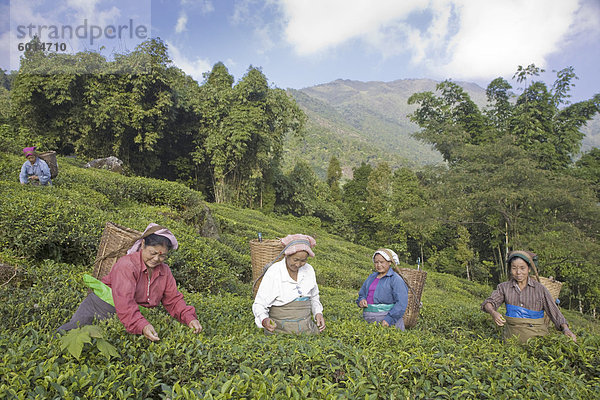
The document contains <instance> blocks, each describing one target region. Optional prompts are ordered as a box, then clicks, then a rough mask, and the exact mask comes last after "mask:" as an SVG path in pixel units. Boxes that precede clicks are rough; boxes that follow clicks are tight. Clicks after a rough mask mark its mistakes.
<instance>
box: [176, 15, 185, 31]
mask: <svg viewBox="0 0 600 400" xmlns="http://www.w3.org/2000/svg"><path fill="white" fill-rule="evenodd" d="M187 21H188V17H187V14H186V13H184V12H183V11H182V12H181V13H180V14H179V18H178V19H177V25H175V32H176V33H181V32H183V31H185V25H186V24H187Z"/></svg>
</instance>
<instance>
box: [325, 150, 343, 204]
mask: <svg viewBox="0 0 600 400" xmlns="http://www.w3.org/2000/svg"><path fill="white" fill-rule="evenodd" d="M341 178H342V167H341V165H340V161H339V160H338V159H337V157H335V156H331V158H330V159H329V166H328V167H327V184H328V185H329V189H330V190H331V199H332V200H333V201H334V202H339V201H341V200H342V190H341V189H340V179H341Z"/></svg>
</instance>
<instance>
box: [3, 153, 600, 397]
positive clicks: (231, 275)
mask: <svg viewBox="0 0 600 400" xmlns="http://www.w3.org/2000/svg"><path fill="white" fill-rule="evenodd" d="M22 162H23V159H22V158H21V157H16V156H13V155H7V154H0V193H2V196H0V262H1V263H3V266H2V269H1V270H0V272H1V274H0V279H1V281H0V285H1V286H0V320H1V322H0V354H2V357H1V358H0V377H1V378H0V398H3V399H4V398H6V399H30V398H40V399H50V398H61V399H77V398H81V399H83V398H107V399H108V398H116V399H125V398H127V399H129V398H136V399H137V398H139V399H146V398H147V399H176V398H177V399H195V398H206V399H241V398H247V399H288V398H296V399H359V398H360V399H377V398H381V399H391V398H397V399H405V398H426V399H450V398H482V399H500V398H532V399H547V398H569V399H594V398H598V397H599V396H600V355H599V353H598V347H599V345H600V325H599V324H597V323H596V322H593V321H592V320H589V319H587V318H585V317H583V316H581V315H579V314H577V313H574V312H569V311H565V315H566V317H567V319H568V320H569V322H570V323H571V326H572V329H573V331H574V332H575V333H576V334H577V335H578V342H577V343H576V344H575V343H573V342H571V341H570V339H568V338H567V337H565V336H563V335H559V334H558V333H553V334H552V335H550V336H548V337H545V338H540V339H537V340H535V341H532V342H531V343H530V344H529V345H527V346H521V345H518V344H516V343H509V344H504V343H502V342H501V340H500V337H501V332H500V330H499V329H497V328H496V327H495V326H494V325H493V324H492V321H491V318H490V317H489V316H488V315H487V314H484V313H483V312H481V311H480V310H479V305H480V304H481V302H482V301H483V299H484V298H485V297H487V295H488V294H489V293H490V291H491V290H492V287H491V286H486V285H481V284H476V283H473V282H468V281H465V280H462V279H459V278H456V277H454V276H451V275H447V274H441V273H435V272H429V273H428V277H427V283H426V286H425V291H424V294H423V298H422V302H423V308H422V310H421V315H420V319H419V321H418V324H417V326H416V327H415V328H414V329H411V330H408V331H406V332H399V331H396V330H394V329H390V328H383V327H380V326H373V325H367V324H366V323H364V322H363V321H362V319H361V317H360V311H359V309H358V307H356V305H355V303H354V299H355V298H356V294H357V291H358V288H359V286H360V284H361V283H362V281H363V280H364V279H365V278H366V276H367V274H368V273H369V272H370V270H371V263H370V256H371V254H372V251H373V249H369V248H365V247H362V246H359V245H355V244H352V243H349V242H347V241H344V240H342V239H341V238H339V237H336V236H334V235H331V234H328V233H326V232H325V230H324V229H322V228H321V227H320V226H319V223H318V220H316V219H315V218H306V217H305V218H294V217H271V216H267V215H264V214H262V213H260V212H257V211H251V210H245V209H238V208H235V207H232V206H228V205H216V204H207V205H208V208H209V209H210V211H211V213H212V214H213V216H214V217H215V219H216V221H217V222H218V225H219V227H220V230H221V234H220V237H219V238H218V239H211V238H205V237H202V236H200V234H199V233H198V232H199V227H200V226H201V225H202V223H203V221H204V217H205V211H204V206H205V203H204V202H203V200H202V198H201V195H199V194H198V192H195V191H193V190H191V189H189V188H187V187H185V186H184V185H181V184H178V183H174V182H168V181H161V180H154V179H148V178H138V177H125V176H121V175H117V174H113V173H110V172H107V171H101V170H89V169H83V168H81V166H80V163H79V162H78V161H77V160H74V159H66V158H59V165H60V175H59V176H58V178H56V179H55V180H54V186H53V187H30V186H21V185H20V184H19V183H18V179H17V175H18V171H19V168H20V166H21V164H22ZM105 221H113V222H115V223H118V224H121V225H125V226H128V227H131V228H134V229H137V230H143V229H144V228H145V226H146V225H147V224H148V223H149V222H157V223H160V224H162V225H165V226H167V227H169V228H170V229H171V230H172V231H173V232H174V233H175V235H176V236H177V238H178V240H179V243H180V249H178V250H177V251H175V252H173V254H170V255H169V259H168V260H167V263H168V264H169V265H170V266H171V267H172V269H173V272H174V274H175V277H176V279H177V281H178V283H179V286H180V289H181V291H182V292H183V293H184V295H185V297H186V300H187V302H188V303H191V304H192V305H194V306H195V307H196V309H197V311H198V314H199V318H200V322H201V324H202V326H203V327H204V331H203V332H202V333H201V334H199V335H194V334H193V333H191V331H190V330H189V328H187V327H185V326H183V325H181V324H179V323H178V322H176V321H174V320H173V319H172V318H171V317H170V316H168V315H167V313H166V312H165V311H164V309H163V308H162V307H159V308H156V309H151V310H144V313H145V315H146V316H147V318H148V319H149V320H150V321H152V323H153V325H154V327H155V328H156V329H157V331H158V333H159V336H160V337H161V340H160V341H159V342H157V343H150V342H149V341H148V340H146V339H145V338H144V337H141V336H134V335H130V334H127V333H126V332H125V330H124V328H123V326H122V325H121V324H120V323H119V322H118V320H116V319H111V320H108V321H104V322H102V323H100V324H99V327H100V328H101V330H102V335H103V339H105V340H106V341H107V342H108V343H110V344H111V345H113V346H114V347H115V348H116V350H117V353H118V356H112V357H107V356H105V355H104V354H103V353H102V352H101V351H100V349H99V346H100V344H99V343H101V342H100V339H99V338H93V339H91V343H82V345H83V350H82V353H81V356H80V357H79V359H76V358H75V357H73V356H72V355H71V354H70V353H69V352H68V351H67V350H63V349H62V348H61V342H60V339H59V338H58V337H56V336H55V334H54V331H55V329H56V327H58V326H59V325H61V324H62V323H63V322H65V321H66V320H68V319H69V318H70V316H71V315H72V313H73V312H74V310H75V308H76V307H77V305H78V304H79V302H80V301H81V300H82V299H83V297H84V296H85V293H86V288H85V287H84V286H83V283H82V275H83V274H84V273H89V272H90V271H91V265H92V262H93V259H94V257H95V253H96V249H97V245H98V242H99V239H100V236H101V233H102V228H103V225H104V222H105ZM259 231H260V232H262V234H263V237H265V238H276V237H282V236H284V235H286V234H288V233H299V232H302V233H306V234H310V235H313V236H314V237H315V238H316V240H317V246H316V248H315V254H316V257H315V258H314V259H311V260H310V262H311V264H312V265H313V266H314V268H315V270H316V273H317V279H318V282H319V286H320V289H321V292H322V303H323V305H324V307H325V310H324V315H325V319H326V323H327V328H326V330H325V332H324V333H323V334H321V335H318V336H315V337H291V336H279V337H266V336H264V335H263V334H262V332H261V330H260V329H258V328H256V326H255V325H254V323H253V316H252V313H251V304H252V298H251V286H250V280H251V266H250V253H249V246H248V241H249V240H250V239H252V238H254V237H256V234H257V232H259ZM7 265H9V266H17V268H16V270H15V269H14V268H9V267H7ZM425 269H426V270H427V269H428V266H427V265H425Z"/></svg>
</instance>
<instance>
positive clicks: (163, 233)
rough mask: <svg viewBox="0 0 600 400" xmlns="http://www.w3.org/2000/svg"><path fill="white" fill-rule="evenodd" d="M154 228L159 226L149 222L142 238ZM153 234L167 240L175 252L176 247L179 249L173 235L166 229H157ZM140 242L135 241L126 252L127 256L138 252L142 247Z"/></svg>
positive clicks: (140, 240)
mask: <svg viewBox="0 0 600 400" xmlns="http://www.w3.org/2000/svg"><path fill="white" fill-rule="evenodd" d="M154 226H159V225H158V224H155V223H154V222H151V223H150V224H149V225H148V226H147V227H146V229H145V230H144V233H143V234H142V237H145V236H144V235H146V232H148V229H150V228H152V227H154ZM154 234H155V235H160V236H164V237H166V238H167V239H169V241H170V242H171V246H172V249H173V250H176V249H177V247H179V244H178V243H177V239H175V235H173V234H172V233H171V231H170V230H168V229H167V228H163V229H159V230H157V231H156V232H154ZM142 240H143V239H138V240H136V242H135V243H134V244H133V246H131V248H130V249H129V250H127V254H131V253H135V252H136V251H138V250H139V249H140V248H141V247H142Z"/></svg>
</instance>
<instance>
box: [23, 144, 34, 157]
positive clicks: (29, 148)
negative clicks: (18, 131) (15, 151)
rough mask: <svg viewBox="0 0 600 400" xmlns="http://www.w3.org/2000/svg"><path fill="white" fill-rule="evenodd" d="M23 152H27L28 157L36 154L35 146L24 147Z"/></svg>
mask: <svg viewBox="0 0 600 400" xmlns="http://www.w3.org/2000/svg"><path fill="white" fill-rule="evenodd" d="M23 153H25V157H28V156H29V155H30V154H33V155H35V146H33V147H24V148H23Z"/></svg>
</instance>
